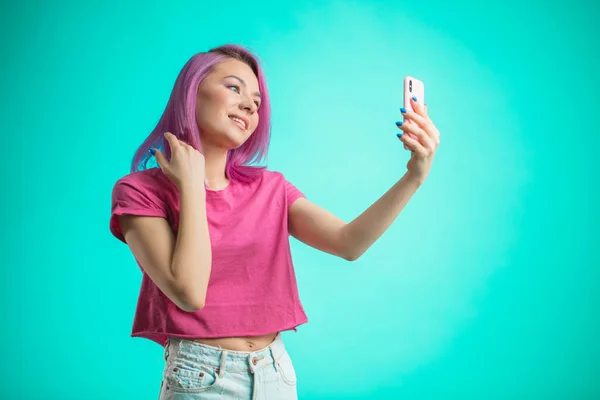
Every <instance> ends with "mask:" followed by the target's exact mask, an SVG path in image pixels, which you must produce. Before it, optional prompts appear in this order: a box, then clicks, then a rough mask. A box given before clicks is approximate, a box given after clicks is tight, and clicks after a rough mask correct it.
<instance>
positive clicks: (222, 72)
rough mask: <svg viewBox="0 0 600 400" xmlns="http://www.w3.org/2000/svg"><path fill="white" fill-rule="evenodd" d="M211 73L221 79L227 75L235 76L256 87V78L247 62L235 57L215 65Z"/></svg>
mask: <svg viewBox="0 0 600 400" xmlns="http://www.w3.org/2000/svg"><path fill="white" fill-rule="evenodd" d="M211 75H212V76H213V77H214V78H216V79H222V78H224V77H226V76H229V75H234V76H237V77H239V78H241V79H243V80H244V81H245V82H247V83H248V85H249V86H251V87H253V88H256V89H258V79H256V75H254V71H252V68H250V66H249V65H248V64H246V63H245V62H243V61H240V60H236V59H228V60H225V61H222V62H220V63H218V64H217V65H215V68H214V69H213V72H212V73H211Z"/></svg>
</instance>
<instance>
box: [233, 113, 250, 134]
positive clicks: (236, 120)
mask: <svg viewBox="0 0 600 400" xmlns="http://www.w3.org/2000/svg"><path fill="white" fill-rule="evenodd" d="M229 119H230V120H232V121H233V123H234V124H236V125H237V126H239V128H240V129H241V130H243V131H245V130H246V129H248V127H247V125H246V121H244V120H243V119H241V118H238V117H234V116H230V117H229Z"/></svg>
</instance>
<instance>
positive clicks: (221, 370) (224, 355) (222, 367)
mask: <svg viewBox="0 0 600 400" xmlns="http://www.w3.org/2000/svg"><path fill="white" fill-rule="evenodd" d="M226 359H227V351H225V350H223V352H222V353H221V365H219V378H221V379H222V378H223V376H224V375H225V360H226Z"/></svg>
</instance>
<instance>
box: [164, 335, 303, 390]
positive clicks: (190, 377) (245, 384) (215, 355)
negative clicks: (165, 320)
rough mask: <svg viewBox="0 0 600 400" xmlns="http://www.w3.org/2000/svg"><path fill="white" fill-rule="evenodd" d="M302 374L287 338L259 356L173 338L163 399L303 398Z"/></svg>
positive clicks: (278, 339) (167, 348) (167, 350)
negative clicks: (299, 389) (298, 380)
mask: <svg viewBox="0 0 600 400" xmlns="http://www.w3.org/2000/svg"><path fill="white" fill-rule="evenodd" d="M297 398H298V396H297V392H296V372H295V370H294V366H293V364H292V360H291V359H290V356H289V355H288V353H287V351H286V349H285V346H284V344H283V340H282V338H281V335H280V334H278V335H277V337H276V338H275V340H274V341H273V343H271V344H270V345H269V346H268V347H266V348H264V349H261V350H257V351H254V352H244V351H231V350H225V349H221V348H219V347H214V346H209V345H205V344H201V343H198V342H194V341H191V340H185V339H179V338H174V337H171V338H170V339H169V341H168V342H167V345H166V346H165V369H164V372H163V380H162V383H161V390H160V396H159V400H196V399H197V400H200V399H203V400H204V399H206V400H210V399H232V400H233V399H238V400H271V399H274V400H276V399H281V400H288V399H297Z"/></svg>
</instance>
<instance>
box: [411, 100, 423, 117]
mask: <svg viewBox="0 0 600 400" xmlns="http://www.w3.org/2000/svg"><path fill="white" fill-rule="evenodd" d="M410 105H411V107H412V109H413V111H414V112H415V113H417V114H419V115H420V116H421V117H423V119H425V108H424V107H423V103H421V102H420V101H419V99H418V98H417V97H416V96H413V97H411V98H410Z"/></svg>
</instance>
